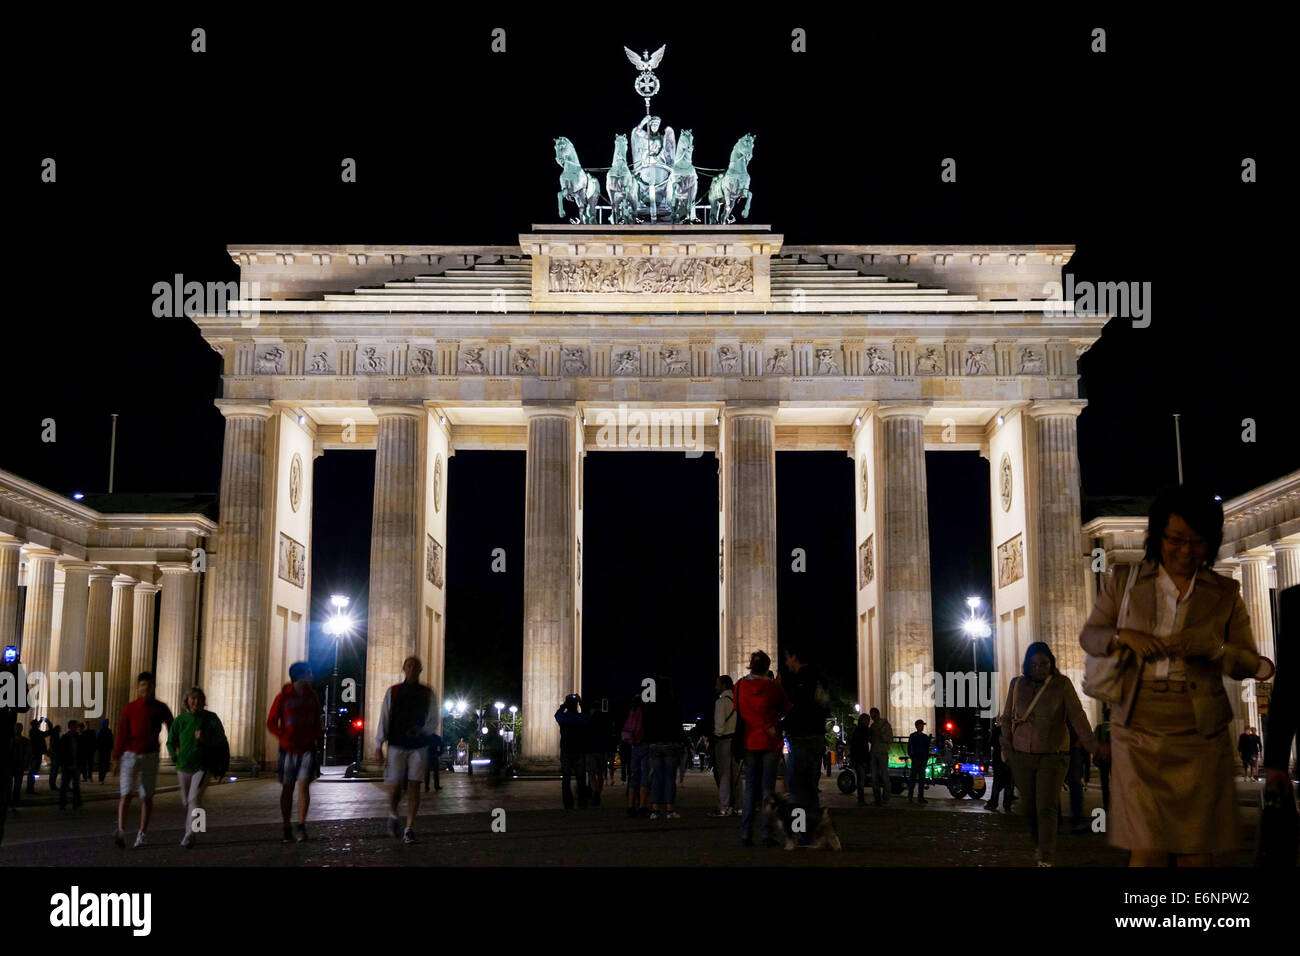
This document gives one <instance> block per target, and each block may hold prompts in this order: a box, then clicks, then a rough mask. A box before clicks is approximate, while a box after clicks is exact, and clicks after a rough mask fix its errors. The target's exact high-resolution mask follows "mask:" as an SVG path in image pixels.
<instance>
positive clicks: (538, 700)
mask: <svg viewBox="0 0 1300 956" xmlns="http://www.w3.org/2000/svg"><path fill="white" fill-rule="evenodd" d="M524 411H525V413H526V414H527V415H528V460H527V468H526V477H525V486H524V675H523V712H524V736H523V741H522V747H521V755H522V758H523V765H524V766H526V767H527V768H528V769H529V770H533V771H537V770H544V769H549V768H553V767H555V766H556V765H557V764H558V762H559V757H560V728H559V725H558V724H556V723H555V720H554V719H553V717H552V714H554V713H555V709H556V708H557V707H559V706H560V703H561V701H563V700H564V696H565V695H566V694H569V693H572V692H573V688H574V686H575V674H574V645H573V637H574V635H573V611H574V608H573V601H574V560H575V555H576V552H577V545H576V541H575V538H574V528H575V514H574V503H575V499H574V484H573V482H574V480H575V475H574V461H575V458H574V441H575V435H574V429H575V427H576V426H575V418H576V414H577V413H576V409H574V408H573V407H572V406H557V407H526V408H525V409H524Z"/></svg>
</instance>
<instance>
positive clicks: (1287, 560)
mask: <svg viewBox="0 0 1300 956" xmlns="http://www.w3.org/2000/svg"><path fill="white" fill-rule="evenodd" d="M1273 557H1274V559H1275V560H1276V562H1277V593H1278V594H1281V593H1282V592H1283V591H1285V590H1286V589H1287V588H1289V587H1294V586H1295V585H1297V584H1300V538H1295V539H1290V538H1288V539H1285V540H1282V541H1277V542H1274V544H1273Z"/></svg>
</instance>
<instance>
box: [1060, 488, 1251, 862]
mask: <svg viewBox="0 0 1300 956" xmlns="http://www.w3.org/2000/svg"><path fill="white" fill-rule="evenodd" d="M1222 538H1223V506H1222V505H1220V504H1219V502H1217V501H1215V500H1214V498H1213V497H1212V496H1210V495H1208V494H1204V493H1201V492H1198V491H1195V490H1192V489H1189V488H1187V487H1186V486H1178V487H1176V488H1172V489H1169V490H1168V491H1165V492H1162V493H1161V494H1160V495H1159V496H1158V497H1157V498H1156V500H1155V502H1154V503H1153V504H1152V505H1151V511H1150V513H1149V516H1148V524H1147V539H1146V559H1145V560H1144V561H1143V562H1142V563H1141V564H1140V565H1138V566H1137V567H1118V568H1116V570H1115V572H1114V573H1113V574H1110V575H1108V576H1107V578H1106V581H1105V583H1104V585H1103V586H1102V589H1101V593H1100V594H1099V595H1098V597H1097V604H1096V606H1095V607H1094V608H1093V609H1092V614H1090V615H1089V616H1088V622H1087V624H1086V625H1085V626H1084V629H1083V633H1082V634H1081V635H1080V638H1079V643H1080V644H1081V645H1082V646H1083V649H1084V650H1085V651H1087V652H1088V653H1089V654H1092V655H1095V656H1104V655H1108V654H1111V653H1114V652H1117V651H1121V650H1122V651H1123V652H1124V653H1125V654H1126V665H1125V668H1124V673H1123V681H1122V693H1121V696H1120V699H1119V700H1118V701H1117V702H1115V703H1114V704H1113V705H1112V706H1111V747H1112V752H1111V760H1112V767H1111V809H1110V814H1109V818H1108V820H1107V828H1106V829H1107V831H1108V832H1109V834H1110V842H1111V843H1112V844H1113V845H1114V846H1120V847H1124V848H1125V849H1127V850H1129V852H1130V857H1129V865H1130V866H1167V865H1170V864H1177V865H1180V866H1210V865H1212V864H1213V863H1214V862H1215V861H1214V856H1215V854H1222V853H1228V852H1231V851H1233V850H1235V849H1237V848H1238V846H1239V843H1240V833H1239V829H1240V824H1239V822H1238V820H1237V812H1236V792H1235V783H1234V774H1235V772H1236V759H1235V754H1234V753H1233V745H1232V737H1231V732H1230V724H1231V722H1232V718H1233V714H1232V706H1231V704H1230V703H1229V701H1228V695H1227V693H1226V692H1225V691H1224V684H1223V680H1222V678H1223V677H1224V676H1225V675H1226V676H1228V677H1232V678H1234V679H1236V680H1242V679H1245V678H1248V677H1253V676H1255V675H1256V674H1257V673H1258V672H1261V670H1262V669H1267V665H1265V666H1264V667H1263V668H1262V666H1261V658H1260V657H1259V655H1258V653H1256V650H1255V640H1254V637H1253V636H1252V635H1251V630H1250V619H1249V617H1248V616H1247V615H1246V607H1245V605H1244V604H1243V603H1242V600H1241V594H1240V593H1239V592H1240V588H1239V586H1238V584H1237V582H1236V581H1234V580H1233V579H1232V578H1227V577H1223V576H1222V575H1219V574H1216V573H1214V571H1213V570H1211V569H1210V564H1211V563H1212V562H1213V561H1214V558H1215V556H1216V555H1217V554H1218V552H1219V544H1220V542H1221V541H1222ZM1126 592H1127V593H1126ZM1121 612H1122V613H1121Z"/></svg>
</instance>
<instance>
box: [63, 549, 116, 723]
mask: <svg viewBox="0 0 1300 956" xmlns="http://www.w3.org/2000/svg"><path fill="white" fill-rule="evenodd" d="M61 567H62V568H63V611H62V614H60V616H59V640H58V644H57V651H56V654H57V656H56V658H55V659H54V660H52V661H51V662H50V670H51V671H61V672H63V673H78V674H79V673H81V672H82V671H85V670H86V669H87V668H86V615H87V612H88V610H89V602H90V571H91V568H92V567H93V565H89V564H85V563H84V562H80V561H68V562H65V563H63V564H62V565H61ZM91 680H92V681H93V680H94V677H93V675H92V677H91ZM77 685H78V687H79V689H80V691H81V692H82V693H85V692H87V691H89V690H91V689H92V688H93V683H92V685H91V686H90V687H86V686H85V685H83V684H82V682H81V681H80V680H78V681H77ZM61 686H64V687H67V686H70V685H68V684H66V683H65V684H62V685H61ZM57 703H58V704H59V706H58V707H54V708H51V711H52V712H51V714H50V720H51V721H52V722H54V723H56V724H61V725H62V726H64V727H67V725H68V721H69V720H74V719H75V720H83V719H85V714H86V711H87V710H89V709H91V702H89V701H86V700H82V701H80V702H79V703H78V705H77V706H72V702H70V701H66V700H60V701H58V702H57ZM97 703H99V704H102V703H103V701H98V702H97Z"/></svg>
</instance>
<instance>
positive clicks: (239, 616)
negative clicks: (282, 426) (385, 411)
mask: <svg viewBox="0 0 1300 956" xmlns="http://www.w3.org/2000/svg"><path fill="white" fill-rule="evenodd" d="M219 407H220V408H221V413H222V414H223V415H225V416H226V437H225V444H224V447H223V450H222V459H221V494H220V499H219V501H220V503H219V507H220V523H219V525H218V529H217V547H216V548H215V549H214V550H215V551H216V561H215V562H214V563H213V565H212V569H213V571H214V576H213V577H214V580H213V592H212V634H211V640H209V641H208V642H207V644H206V648H205V650H204V656H205V658H206V660H207V674H208V678H207V679H208V683H209V684H210V686H209V687H207V688H205V689H206V690H207V693H208V706H209V708H211V709H212V710H213V711H215V712H216V713H217V714H218V715H220V717H221V720H222V722H223V723H224V724H225V728H226V739H227V740H228V741H229V743H230V758H231V767H232V768H234V769H238V770H247V769H249V768H250V767H251V766H252V764H253V762H254V761H255V760H257V759H258V755H259V754H260V753H261V741H262V737H263V735H264V734H265V732H266V730H265V728H266V714H263V713H259V712H258V711H259V709H260V708H259V707H258V697H257V688H258V683H259V681H263V680H265V675H264V673H263V670H262V650H263V645H264V644H265V643H266V640H267V634H266V630H267V629H266V621H265V619H264V613H265V607H264V601H263V598H264V592H263V576H264V575H263V572H264V570H265V562H266V560H268V558H269V557H270V548H269V547H267V542H266V541H265V540H264V539H265V533H264V525H265V522H266V521H268V520H269V519H270V514H269V512H268V511H267V508H266V505H267V502H266V494H265V486H266V432H267V421H268V419H270V418H271V416H272V415H274V414H275V412H274V411H273V410H272V409H271V408H269V407H267V406H259V405H238V404H229V405H226V404H223V405H220V406H219Z"/></svg>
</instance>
